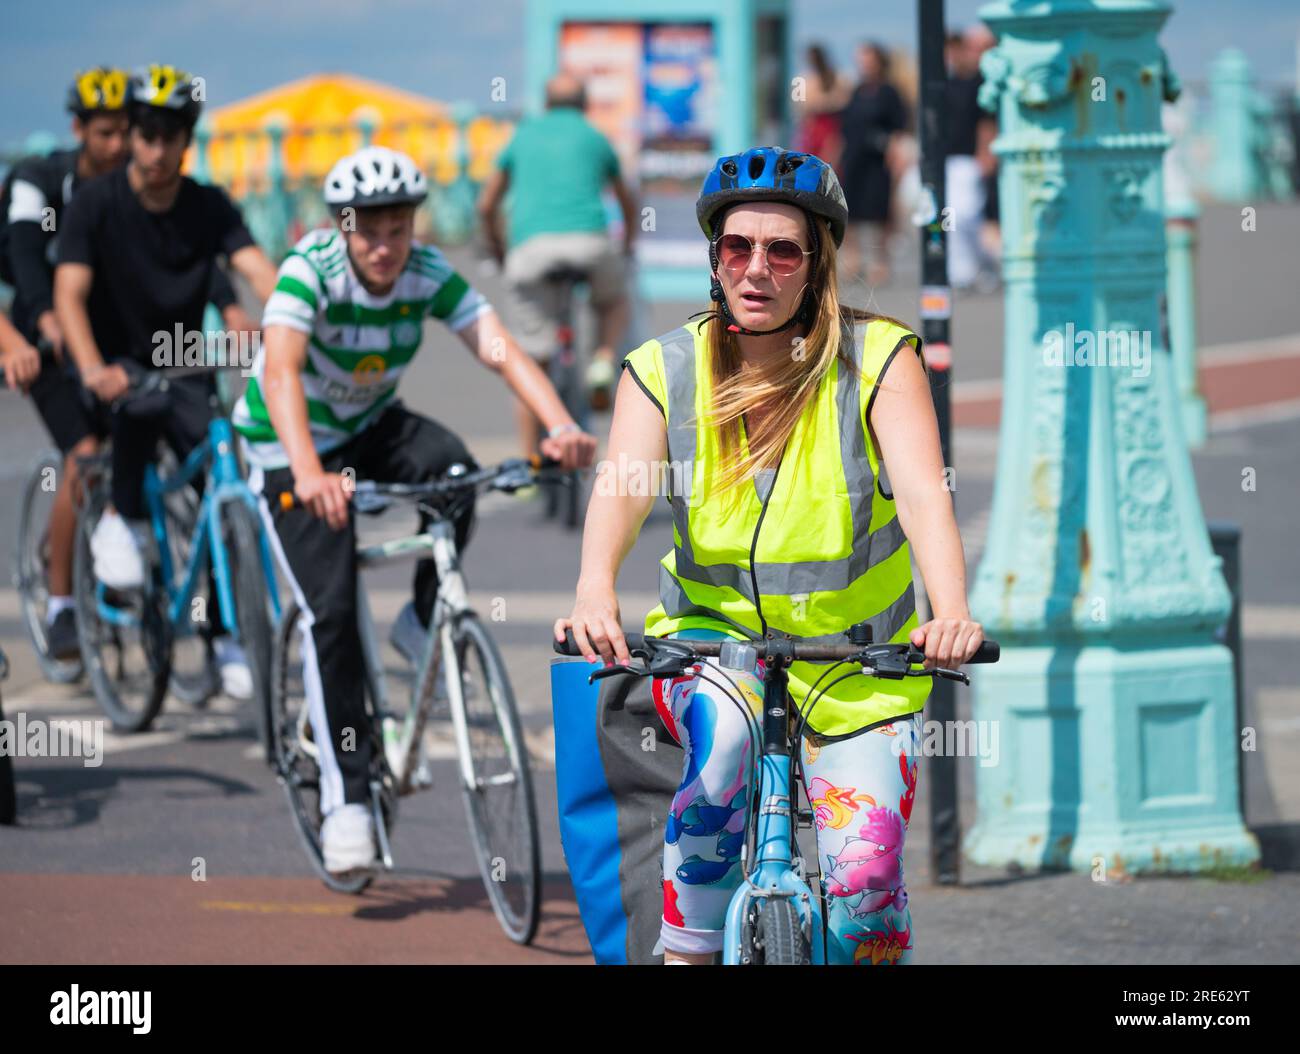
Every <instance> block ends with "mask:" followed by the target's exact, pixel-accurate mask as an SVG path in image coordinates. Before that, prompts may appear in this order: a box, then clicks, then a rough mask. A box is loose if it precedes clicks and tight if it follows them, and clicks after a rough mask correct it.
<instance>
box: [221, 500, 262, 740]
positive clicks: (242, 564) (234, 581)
mask: <svg viewBox="0 0 1300 1054" xmlns="http://www.w3.org/2000/svg"><path fill="white" fill-rule="evenodd" d="M221 534H222V539H221V540H222V544H223V545H224V546H225V547H226V559H227V560H229V561H230V580H231V589H232V592H233V593H234V599H235V611H234V615H235V625H236V627H237V628H238V634H239V643H240V645H241V646H242V647H243V649H244V657H245V658H246V659H247V660H248V669H249V672H250V673H251V674H252V675H253V707H254V710H255V712H256V714H257V733H258V738H259V739H260V740H261V743H262V751H263V754H264V755H265V757H266V760H267V761H268V762H270V761H271V759H272V747H271V728H270V722H269V720H268V719H267V715H268V713H269V712H270V699H271V650H272V645H271V599H270V595H269V593H268V591H267V588H266V576H265V575H264V574H263V572H262V547H261V540H262V539H261V525H260V524H259V523H258V521H257V519H256V517H255V516H254V515H253V513H252V511H251V510H250V509H249V508H248V506H247V505H245V504H244V503H243V502H242V501H231V502H227V503H226V505H225V506H224V507H223V508H222V510H221Z"/></svg>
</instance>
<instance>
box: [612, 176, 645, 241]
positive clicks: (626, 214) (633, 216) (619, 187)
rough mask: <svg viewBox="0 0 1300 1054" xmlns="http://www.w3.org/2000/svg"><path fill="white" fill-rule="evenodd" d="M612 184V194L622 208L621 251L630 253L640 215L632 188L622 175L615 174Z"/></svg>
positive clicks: (638, 225) (639, 226)
mask: <svg viewBox="0 0 1300 1054" xmlns="http://www.w3.org/2000/svg"><path fill="white" fill-rule="evenodd" d="M612 186H613V188H614V196H615V197H616V198H618V207H619V208H620V209H622V210H623V251H624V252H626V253H629V254H630V253H631V252H632V246H633V245H635V244H636V236H637V232H638V231H639V230H640V229H641V217H640V215H639V214H638V213H637V208H636V199H635V198H633V197H632V189H631V188H630V187H629V186H628V185H627V183H626V182H625V181H624V179H623V177H622V176H615V177H614V181H613V184H612Z"/></svg>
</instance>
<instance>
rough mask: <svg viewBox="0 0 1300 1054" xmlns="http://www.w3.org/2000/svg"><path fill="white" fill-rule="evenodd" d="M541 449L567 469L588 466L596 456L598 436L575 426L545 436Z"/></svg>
mask: <svg viewBox="0 0 1300 1054" xmlns="http://www.w3.org/2000/svg"><path fill="white" fill-rule="evenodd" d="M541 450H542V453H543V454H545V455H546V456H547V457H549V458H552V459H553V460H555V461H558V462H559V463H560V465H561V467H563V468H565V469H575V468H587V467H588V466H589V465H590V464H591V463H592V461H593V460H595V457H596V437H595V436H593V435H588V434H587V433H586V432H583V431H582V430H581V429H578V428H574V429H572V430H571V431H568V432H561V433H559V435H555V436H548V437H546V438H544V439H543V440H542V442H541Z"/></svg>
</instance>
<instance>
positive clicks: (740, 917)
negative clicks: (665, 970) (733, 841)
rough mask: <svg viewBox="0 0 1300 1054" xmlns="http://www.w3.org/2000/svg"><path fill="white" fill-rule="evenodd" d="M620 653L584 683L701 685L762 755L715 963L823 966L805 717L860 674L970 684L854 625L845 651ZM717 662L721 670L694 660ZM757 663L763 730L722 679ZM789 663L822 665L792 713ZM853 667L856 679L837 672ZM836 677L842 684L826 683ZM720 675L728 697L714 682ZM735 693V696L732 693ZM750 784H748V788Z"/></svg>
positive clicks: (742, 645)
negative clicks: (625, 677) (624, 658)
mask: <svg viewBox="0 0 1300 1054" xmlns="http://www.w3.org/2000/svg"><path fill="white" fill-rule="evenodd" d="M624 636H625V638H626V640H627V645H628V650H629V651H630V652H631V654H632V656H633V657H634V658H637V659H640V660H642V662H641V664H640V665H636V666H624V665H612V666H606V667H604V668H603V669H600V670H596V671H595V672H593V673H592V674H591V675H590V677H589V678H588V682H589V683H590V682H591V681H596V680H599V679H601V678H604V677H613V676H616V675H619V674H630V675H632V676H634V677H666V678H673V677H681V676H687V675H689V676H696V675H699V676H703V677H705V678H707V679H709V680H710V681H712V683H714V684H716V685H718V687H721V688H723V689H724V690H725V691H726V694H727V697H728V698H729V699H730V700H731V701H732V703H733V704H734V705H735V706H737V707H738V708H739V709H740V710H741V712H742V713H743V714H744V715H745V718H746V721H747V722H748V724H749V727H750V735H751V737H753V740H754V742H755V743H756V744H761V749H759V750H756V751H755V757H756V764H757V767H758V769H759V773H758V780H757V787H758V790H757V793H756V794H755V795H754V797H753V799H752V800H751V801H750V803H749V804H750V808H749V811H748V816H749V822H747V824H746V828H745V843H744V845H743V847H742V849H741V857H740V861H741V869H742V875H743V877H742V879H741V884H740V888H739V889H737V890H736V892H735V895H734V896H733V897H732V899H731V903H730V905H729V906H728V908H727V917H726V927H725V932H724V937H723V946H722V961H723V963H724V964H725V965H728V966H779V965H786V966H797V965H808V964H809V963H814V964H822V963H826V962H828V961H829V957H828V955H827V945H828V940H827V934H826V926H825V916H824V913H823V907H822V904H823V902H822V899H821V897H820V896H819V895H818V894H815V893H814V892H813V889H812V887H811V886H810V885H809V883H808V882H807V880H806V879H805V878H804V876H803V873H802V870H801V868H799V867H797V866H796V861H797V860H800V854H799V849H798V845H797V843H796V840H795V837H796V832H797V830H798V828H799V827H800V826H805V827H808V826H811V825H812V823H813V816H812V813H811V812H808V811H801V810H800V808H799V791H798V786H797V785H796V782H795V777H796V774H798V775H799V776H800V778H802V772H798V773H797V771H796V770H797V768H798V767H799V760H798V757H799V755H798V752H796V751H792V750H791V742H792V741H793V742H796V743H797V742H800V741H802V738H803V728H804V724H805V723H806V721H807V718H808V714H809V713H810V712H811V710H812V708H813V707H815V706H816V705H817V701H818V699H819V698H820V697H821V695H822V694H823V693H824V692H825V691H826V690H827V689H828V688H829V687H830V686H831V685H833V684H835V683H836V681H837V680H841V679H843V678H844V677H855V676H858V675H860V674H865V675H868V676H873V677H883V678H887V679H891V680H899V679H902V678H903V677H943V678H946V679H948V680H953V681H960V682H961V683H962V684H970V679H969V678H968V677H967V676H966V674H964V673H962V672H961V671H960V670H949V669H944V668H942V667H935V668H934V669H928V670H927V669H917V668H915V667H917V666H918V665H919V664H920V663H922V662H924V660H925V656H924V654H922V653H921V652H918V651H917V650H916V649H915V648H914V647H912V646H911V645H910V644H872V643H871V627H870V626H869V624H868V623H865V622H860V623H858V624H857V625H856V626H853V627H851V628H850V629H849V630H848V631H846V633H845V642H844V643H843V644H812V643H804V642H802V641H800V640H799V639H798V638H792V637H788V636H785V635H784V634H778V633H776V632H775V631H773V630H768V633H767V637H766V638H765V639H764V640H758V641H738V640H726V641H719V640H711V641H710V640H689V639H684V638H668V637H643V636H641V635H640V634H635V633H626V634H624ZM554 647H555V650H556V651H557V652H559V653H560V654H561V655H581V654H582V653H581V651H580V650H579V649H578V647H577V646H576V644H575V643H574V640H573V633H572V631H569V632H568V634H567V635H566V639H565V641H564V642H563V643H561V642H559V641H555V642H554ZM998 653H999V648H998V645H997V644H996V643H995V642H993V641H988V640H986V641H985V642H984V643H983V644H982V645H980V649H979V651H978V652H977V653H976V654H975V656H974V658H972V659H971V660H970V661H971V662H973V663H976V662H997V660H998ZM705 658H717V659H718V660H719V667H720V668H719V667H713V666H709V665H706V664H705V663H703V662H702V661H701V660H703V659H705ZM758 659H762V660H763V661H764V663H765V674H764V678H763V711H762V718H761V723H760V721H759V719H757V718H755V717H754V715H753V714H752V713H751V711H750V709H749V707H748V706H747V705H746V704H745V702H744V698H743V693H742V692H741V691H740V689H739V687H738V686H737V685H736V683H735V681H734V679H732V678H731V676H730V675H729V674H728V672H727V671H728V670H735V671H740V670H745V671H749V670H752V669H753V668H754V663H755V661H756V660H758ZM795 661H804V662H829V663H831V665H829V666H827V668H826V670H825V672H824V673H823V674H822V676H821V677H820V678H819V679H818V680H817V682H816V683H815V684H814V685H813V687H812V690H811V691H810V692H809V694H808V701H807V702H806V703H805V705H804V707H803V709H802V710H801V711H799V712H798V713H794V712H792V708H791V705H790V696H789V692H788V684H789V674H788V673H787V671H788V670H789V667H790V664H791V663H793V662H795ZM845 666H849V667H852V666H857V667H858V669H857V670H853V669H849V670H848V671H843V670H841V668H842V667H845ZM837 670H840V671H841V672H840V676H839V677H835V678H832V679H831V680H830V681H829V683H826V684H825V687H822V685H823V682H826V681H827V678H828V677H832V674H833V673H834V672H835V671H837ZM719 673H721V675H722V676H723V677H725V678H726V679H727V680H728V681H729V682H730V687H728V686H727V685H725V684H722V683H721V682H719V681H718V680H717V678H716V675H717V674H719ZM733 689H734V691H733ZM754 785H755V781H754V780H752V779H751V780H750V782H749V786H751V787H752V786H754Z"/></svg>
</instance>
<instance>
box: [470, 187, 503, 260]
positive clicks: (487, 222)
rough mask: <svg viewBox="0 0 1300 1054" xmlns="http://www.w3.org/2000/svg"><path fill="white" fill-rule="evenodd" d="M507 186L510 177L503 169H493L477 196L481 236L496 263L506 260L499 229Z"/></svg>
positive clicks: (501, 232) (501, 234) (501, 233)
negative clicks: (481, 227)
mask: <svg viewBox="0 0 1300 1054" xmlns="http://www.w3.org/2000/svg"><path fill="white" fill-rule="evenodd" d="M509 186H510V176H509V175H508V174H507V173H506V172H505V171H504V170H503V169H500V168H494V169H493V170H492V174H491V175H490V176H488V178H487V181H486V182H485V183H484V184H483V190H482V191H481V192H480V193H479V196H478V206H477V208H478V215H479V219H480V220H481V221H482V223H483V234H484V236H485V237H486V238H487V243H488V248H489V249H490V250H491V252H492V255H493V256H494V257H495V258H496V261H497V263H500V262H501V261H502V260H504V259H505V258H506V240H505V233H504V232H503V231H502V229H501V202H502V199H504V198H505V196H506V188H507V187H509Z"/></svg>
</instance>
